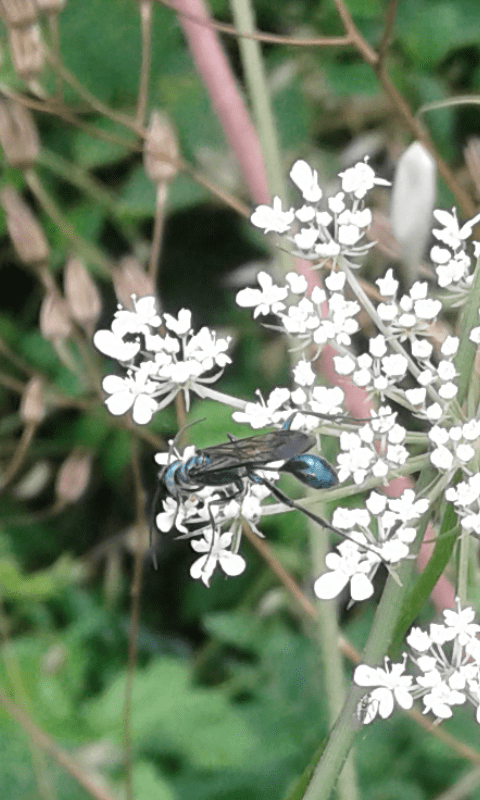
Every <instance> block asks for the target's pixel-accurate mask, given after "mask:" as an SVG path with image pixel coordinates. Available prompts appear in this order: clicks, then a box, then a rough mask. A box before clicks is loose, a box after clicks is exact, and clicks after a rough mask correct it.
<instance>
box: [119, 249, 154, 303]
mask: <svg viewBox="0 0 480 800" xmlns="http://www.w3.org/2000/svg"><path fill="white" fill-rule="evenodd" d="M113 285H114V287H115V294H116V295H117V299H118V302H119V303H121V304H122V306H123V307H124V308H132V294H134V295H136V296H137V297H147V296H151V295H155V286H154V283H153V280H152V279H151V277H150V275H147V273H146V272H145V270H144V269H143V267H141V266H140V264H139V263H138V261H137V260H136V259H135V258H133V256H125V257H124V258H122V259H121V261H120V267H119V269H116V270H115V271H114V273H113Z"/></svg>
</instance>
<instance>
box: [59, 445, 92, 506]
mask: <svg viewBox="0 0 480 800" xmlns="http://www.w3.org/2000/svg"><path fill="white" fill-rule="evenodd" d="M91 472H92V457H91V455H90V454H89V453H81V452H79V451H74V452H73V453H71V454H70V455H69V456H68V458H66V459H65V461H64V462H63V464H62V465H61V467H60V469H59V471H58V473H57V479H56V481H55V492H56V494H57V497H58V498H59V500H62V501H63V502H65V503H75V502H76V501H77V500H78V499H79V498H80V497H81V496H82V494H83V493H84V491H85V489H86V488H87V486H88V482H89V480H90V475H91Z"/></svg>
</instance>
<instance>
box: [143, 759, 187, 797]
mask: <svg viewBox="0 0 480 800" xmlns="http://www.w3.org/2000/svg"><path fill="white" fill-rule="evenodd" d="M133 789H134V797H135V800H153V798H155V800H175V799H176V797H177V795H176V793H175V792H174V791H173V789H172V788H171V787H170V786H169V784H168V783H167V781H166V780H165V779H164V778H162V777H161V776H160V775H159V774H158V771H157V770H156V769H155V768H154V767H153V766H152V764H149V763H148V762H146V761H139V762H137V763H136V764H135V766H134V768H133Z"/></svg>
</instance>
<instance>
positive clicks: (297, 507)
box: [255, 474, 381, 558]
mask: <svg viewBox="0 0 480 800" xmlns="http://www.w3.org/2000/svg"><path fill="white" fill-rule="evenodd" d="M255 480H256V482H258V483H263V484H264V486H268V488H269V489H270V491H271V493H272V494H273V496H274V497H276V499H277V500H280V502H281V503H285V505H286V506H288V507H289V508H294V509H295V510H296V511H301V513H302V514H305V516H306V517H309V518H310V519H311V520H313V521H314V522H316V523H318V525H321V526H322V528H327V529H328V530H329V531H333V533H336V534H337V535H338V536H341V537H342V539H348V541H349V542H353V543H354V544H356V545H357V547H360V548H362V549H364V550H370V551H371V552H372V553H374V554H375V555H376V557H377V558H381V556H380V555H379V553H378V552H377V551H376V550H375V549H374V548H373V547H369V546H368V544H360V543H359V542H357V541H355V539H353V538H352V537H351V536H349V535H348V533H344V532H343V531H340V530H338V528H335V527H334V526H333V525H330V523H329V522H327V520H326V519H323V517H319V516H318V515H317V514H314V513H313V512H312V511H309V510H308V508H305V507H304V506H300V505H298V503H296V502H295V500H292V499H291V497H289V496H288V495H287V494H285V493H284V492H282V491H281V489H278V488H277V487H276V486H275V484H273V483H271V482H270V481H269V480H267V478H261V477H260V476H259V475H257V474H255Z"/></svg>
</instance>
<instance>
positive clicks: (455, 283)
mask: <svg viewBox="0 0 480 800" xmlns="http://www.w3.org/2000/svg"><path fill="white" fill-rule="evenodd" d="M433 214H434V217H435V219H436V220H437V222H439V223H440V225H441V226H442V227H441V228H434V229H433V231H432V233H433V235H434V236H435V238H436V239H437V240H438V241H439V242H441V244H439V245H435V246H434V247H432V249H431V251H430V258H431V259H432V261H433V263H434V264H435V265H436V267H435V269H436V273H437V280H438V285H439V286H440V287H441V288H442V289H448V290H449V293H450V294H451V295H453V296H454V297H456V298H457V302H463V301H464V299H465V297H466V295H467V293H468V291H469V289H470V286H471V285H472V280H473V274H472V258H471V256H470V255H469V254H468V252H467V240H468V239H469V238H470V236H471V234H472V230H473V228H474V226H475V225H476V224H477V222H478V221H479V220H480V214H477V215H476V216H475V217H473V219H470V220H468V222H466V223H465V225H462V227H460V226H459V224H458V220H457V213H456V211H455V209H454V208H453V209H452V213H451V214H450V213H449V212H448V211H443V210H441V209H438V210H436V211H434V212H433ZM472 244H473V255H474V258H478V256H479V255H480V243H479V242H473V243H472Z"/></svg>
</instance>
